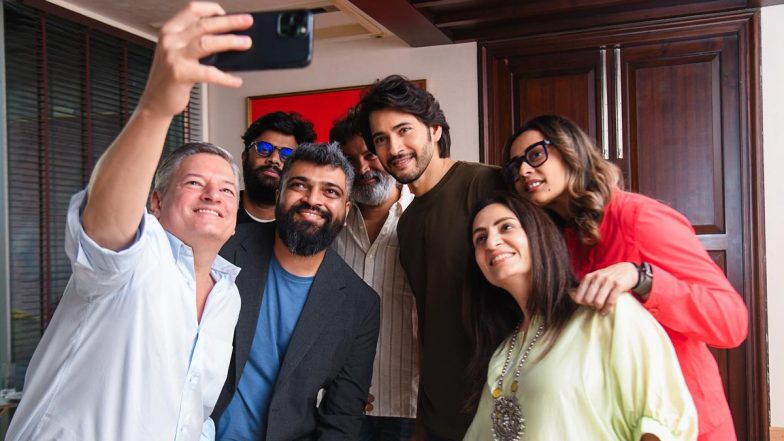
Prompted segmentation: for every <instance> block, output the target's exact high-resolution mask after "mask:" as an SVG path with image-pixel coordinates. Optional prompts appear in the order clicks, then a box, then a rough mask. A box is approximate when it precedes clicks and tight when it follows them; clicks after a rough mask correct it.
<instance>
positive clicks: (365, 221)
mask: <svg viewBox="0 0 784 441" xmlns="http://www.w3.org/2000/svg"><path fill="white" fill-rule="evenodd" d="M329 138H330V140H332V141H336V142H339V143H340V145H341V148H342V149H343V154H344V155H346V158H348V160H349V162H350V163H351V166H352V167H354V172H355V174H356V177H355V178H354V186H353V189H352V191H351V199H352V209H351V210H350V211H349V214H348V218H347V220H346V227H345V228H343V231H341V232H340V235H338V238H337V239H336V240H335V243H334V244H333V247H334V248H335V250H336V251H337V253H338V254H339V255H340V257H342V258H343V259H344V260H345V261H346V263H348V264H349V265H350V266H351V267H352V268H353V269H354V272H356V273H357V275H358V276H360V277H362V280H364V281H365V282H367V284H368V285H370V286H371V287H373V289H374V290H375V291H376V292H377V293H378V295H379V297H380V299H381V330H380V332H379V339H378V349H377V350H376V360H375V362H374V363H373V382H372V383H371V386H370V397H369V400H370V401H371V403H372V404H370V405H368V406H367V408H366V409H365V413H366V415H365V421H364V423H363V424H362V433H361V435H360V437H359V441H408V440H409V438H410V437H411V434H412V433H413V431H414V426H415V424H414V423H415V422H414V418H415V417H416V407H417V388H418V387H419V347H418V345H417V340H416V326H417V313H416V304H415V302H414V294H413V292H411V285H409V284H408V279H406V274H405V272H404V271H403V268H402V267H401V266H400V259H399V257H398V251H399V249H400V248H399V244H398V237H397V223H398V220H399V219H400V216H401V215H402V214H403V211H404V210H405V209H406V207H408V204H410V203H411V200H413V199H414V195H412V194H411V192H410V191H409V190H408V187H406V186H404V185H400V184H398V183H397V182H396V181H395V179H394V178H393V177H392V176H390V174H389V173H387V171H386V170H384V167H383V166H382V165H381V161H379V159H378V156H376V155H375V154H374V153H372V152H370V151H369V150H368V148H367V146H366V145H365V141H364V140H363V139H362V135H361V134H360V132H359V127H358V126H357V121H356V115H355V113H354V110H353V109H352V110H350V111H349V112H348V114H347V115H346V117H344V118H343V119H340V120H338V121H336V122H335V124H334V125H333V126H332V130H330V132H329Z"/></svg>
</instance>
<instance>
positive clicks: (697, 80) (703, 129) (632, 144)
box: [617, 34, 749, 439]
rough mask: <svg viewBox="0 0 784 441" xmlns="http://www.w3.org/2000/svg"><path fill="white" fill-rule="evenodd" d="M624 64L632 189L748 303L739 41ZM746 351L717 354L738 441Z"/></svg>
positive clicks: (631, 56) (713, 40)
mask: <svg viewBox="0 0 784 441" xmlns="http://www.w3.org/2000/svg"><path fill="white" fill-rule="evenodd" d="M620 55H621V72H622V78H623V84H622V86H623V90H624V96H623V97H622V101H621V102H622V103H624V105H623V115H624V118H623V126H624V133H625V134H626V136H625V137H624V138H625V139H628V143H626V144H625V145H623V146H622V147H623V148H622V149H621V152H622V154H621V155H620V156H621V158H617V162H618V163H619V164H620V165H621V166H622V168H623V169H624V172H625V173H624V174H625V175H626V176H627V180H628V183H627V187H630V188H631V189H632V190H633V191H636V192H639V193H643V194H645V195H648V196H651V197H653V198H655V199H659V200H662V201H665V202H666V203H667V204H669V205H670V206H672V207H673V208H675V209H676V210H678V211H679V212H681V213H683V214H684V215H685V216H686V217H687V218H688V219H689V221H690V222H691V224H692V226H693V227H694V230H695V231H696V232H697V234H698V236H699V237H700V239H701V241H702V243H703V245H704V246H705V248H706V249H707V250H708V252H709V254H710V255H711V256H712V257H713V259H714V260H715V261H716V263H717V264H718V265H719V266H720V267H721V268H723V269H724V272H725V273H726V274H727V277H728V278H729V280H730V282H731V283H732V285H733V286H734V287H735V289H736V290H738V291H739V292H741V293H742V292H743V291H744V289H743V287H744V283H743V258H744V254H743V240H742V238H743V230H742V214H741V212H742V210H741V185H739V184H740V182H741V151H742V150H743V149H742V148H741V138H740V133H741V125H742V115H743V113H742V112H741V106H740V99H739V93H740V92H739V86H740V83H741V81H740V72H739V55H738V35H737V34H729V35H720V36H712V37H706V38H694V39H689V40H685V41H677V42H668V43H653V44H646V45H637V46H632V47H623V48H622V49H621V51H620ZM746 301H747V303H748V301H749V299H748V298H747V299H746ZM745 350H746V348H745V344H744V346H741V347H739V348H737V349H732V350H714V351H713V352H714V355H716V357H717V359H718V362H719V367H720V369H721V372H722V378H724V380H725V381H724V385H725V392H726V393H727V398H728V400H729V402H730V406H731V408H732V412H733V415H734V419H735V426H736V429H737V432H738V435H739V437H740V439H744V437H743V436H741V434H745V433H747V427H746V420H747V415H746V412H747V407H746V406H745V404H744V403H745V399H746V393H747V390H746V387H745V383H744V381H742V379H744V378H745V377H746V375H747V372H746V366H745V362H744V357H745ZM729 379H733V381H729Z"/></svg>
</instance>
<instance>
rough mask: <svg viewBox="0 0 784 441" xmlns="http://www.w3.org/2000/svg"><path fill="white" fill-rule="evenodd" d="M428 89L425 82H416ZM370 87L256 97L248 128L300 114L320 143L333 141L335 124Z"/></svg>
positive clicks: (249, 110)
mask: <svg viewBox="0 0 784 441" xmlns="http://www.w3.org/2000/svg"><path fill="white" fill-rule="evenodd" d="M414 82H415V83H417V84H418V85H419V87H421V88H423V89H424V88H425V80H416V81H414ZM367 87H369V85H367V84H366V85H363V86H355V87H343V88H338V89H321V90H309V91H305V92H293V93H279V94H275V95H261V96H252V97H248V99H247V115H248V126H250V125H251V124H252V123H253V121H256V119H258V118H259V117H261V116H264V115H266V114H267V113H270V112H276V111H284V112H297V113H299V114H300V115H302V117H303V118H305V119H306V120H308V121H311V122H312V123H313V127H314V129H315V130H316V135H317V137H316V140H317V141H318V142H327V141H329V129H331V128H332V123H333V122H334V121H335V120H337V119H339V118H342V117H343V116H345V115H346V112H347V111H348V109H349V108H351V107H353V106H355V105H356V104H357V103H358V102H359V98H360V97H361V95H362V91H363V90H365V88H367Z"/></svg>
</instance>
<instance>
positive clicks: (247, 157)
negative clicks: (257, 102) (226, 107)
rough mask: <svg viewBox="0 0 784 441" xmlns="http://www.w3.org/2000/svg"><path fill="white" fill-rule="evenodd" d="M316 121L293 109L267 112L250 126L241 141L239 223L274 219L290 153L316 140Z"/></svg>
mask: <svg viewBox="0 0 784 441" xmlns="http://www.w3.org/2000/svg"><path fill="white" fill-rule="evenodd" d="M315 139H316V132H314V131H313V123H311V122H310V121H307V120H304V119H302V117H301V116H300V115H299V114H297V113H294V112H272V113H268V114H266V115H264V116H262V117H260V118H258V119H257V120H256V121H254V122H253V124H251V125H250V127H248V130H246V131H245V134H244V135H242V140H243V142H244V143H245V148H244V149H243V151H242V179H243V181H244V182H245V190H244V191H242V192H240V206H239V210H238V211H237V224H245V223H250V222H272V221H273V220H275V195H276V192H277V191H278V187H280V173H281V171H282V170H283V164H284V163H285V162H286V159H288V157H289V156H291V154H292V153H293V152H294V150H296V149H297V146H298V145H300V144H302V143H304V142H313V141H314V140H315Z"/></svg>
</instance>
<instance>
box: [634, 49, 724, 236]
mask: <svg viewBox="0 0 784 441" xmlns="http://www.w3.org/2000/svg"><path fill="white" fill-rule="evenodd" d="M624 55H625V54H624ZM635 55H636V54H635ZM720 55H721V54H720V53H713V54H709V55H695V56H684V57H677V58H675V57H674V58H666V59H657V60H640V61H627V62H626V69H627V75H628V77H627V78H628V91H629V92H628V96H629V105H628V107H629V112H630V118H629V119H630V122H632V125H631V126H630V130H629V132H630V138H629V146H628V149H627V151H628V152H629V153H630V161H631V162H632V164H631V167H630V170H629V171H630V172H631V173H630V175H631V176H630V178H631V179H630V180H631V184H632V187H633V189H634V190H635V191H638V192H640V193H644V194H646V195H649V196H652V197H654V198H656V199H661V200H664V201H667V202H668V203H670V204H671V205H672V207H673V208H675V209H676V210H678V211H679V212H681V213H683V214H684V215H685V216H686V217H687V218H688V219H689V221H690V222H691V223H692V225H693V226H694V229H695V230H696V231H697V232H698V233H720V232H724V230H725V226H724V197H723V191H722V185H723V176H722V174H723V171H722V143H723V139H722V136H721V110H722V105H721V104H722V103H721V95H720V93H719V90H720V87H719V83H720V81H721V78H720V66H719V58H720Z"/></svg>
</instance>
